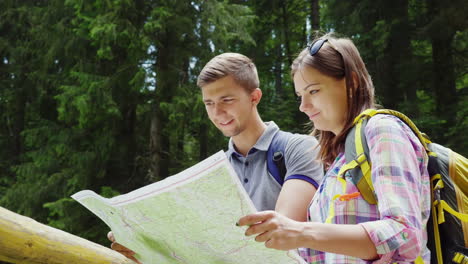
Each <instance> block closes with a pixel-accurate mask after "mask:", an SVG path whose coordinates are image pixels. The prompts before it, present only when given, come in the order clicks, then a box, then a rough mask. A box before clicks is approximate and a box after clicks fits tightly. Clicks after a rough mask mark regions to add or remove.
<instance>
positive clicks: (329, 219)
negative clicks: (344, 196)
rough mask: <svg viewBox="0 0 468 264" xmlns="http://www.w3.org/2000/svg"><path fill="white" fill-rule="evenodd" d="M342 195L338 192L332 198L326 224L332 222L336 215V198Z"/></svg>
mask: <svg viewBox="0 0 468 264" xmlns="http://www.w3.org/2000/svg"><path fill="white" fill-rule="evenodd" d="M340 196H341V194H337V195H335V196H333V198H332V199H331V201H330V206H329V207H328V217H327V220H325V223H326V224H331V222H332V219H333V217H335V200H336V199H338V197H340Z"/></svg>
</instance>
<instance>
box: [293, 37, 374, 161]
mask: <svg viewBox="0 0 468 264" xmlns="http://www.w3.org/2000/svg"><path fill="white" fill-rule="evenodd" d="M320 39H326V40H327V41H326V42H324V43H323V46H322V47H321V48H320V49H319V50H318V52H316V53H315V54H314V55H313V56H312V55H310V52H309V47H307V48H305V49H304V50H302V51H301V53H300V54H299V55H298V56H297V58H296V59H295V60H294V62H293V63H292V65H291V75H292V77H293V78H294V75H295V74H296V73H297V72H300V71H302V70H303V69H304V68H305V67H311V68H314V69H316V70H318V71H319V72H321V73H322V74H325V75H327V76H330V77H333V78H335V79H337V80H341V79H343V78H345V80H346V97H347V101H348V111H347V113H346V118H345V125H344V128H343V130H342V131H341V132H340V133H339V134H338V135H335V134H333V133H332V132H330V131H321V130H317V129H314V130H313V131H312V133H311V134H312V135H314V136H318V140H319V143H320V154H319V155H320V158H321V160H322V161H323V162H324V164H325V166H329V165H330V164H331V163H332V162H333V161H334V159H335V158H336V156H337V155H338V154H339V153H340V152H342V151H344V144H345V140H346V134H347V133H348V131H349V130H350V129H351V128H352V126H353V121H354V118H355V117H356V116H358V115H359V113H361V112H362V111H363V110H365V109H367V108H374V107H375V103H374V85H373V84H372V79H371V77H370V75H369V73H368V72H367V69H366V66H365V64H364V62H363V60H362V58H361V55H360V54H359V51H358V50H357V48H356V46H355V45H354V43H353V42H352V41H351V40H350V39H347V38H335V37H334V36H332V35H330V34H327V35H325V36H322V37H320V38H317V39H316V40H314V41H313V42H312V44H313V43H315V42H316V41H318V40H320ZM355 82H356V83H355Z"/></svg>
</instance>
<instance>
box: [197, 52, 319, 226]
mask: <svg viewBox="0 0 468 264" xmlns="http://www.w3.org/2000/svg"><path fill="white" fill-rule="evenodd" d="M197 85H198V86H199V87H200V89H201V91H202V95H203V102H204V103H205V107H206V111H207V113H208V117H209V118H210V120H211V121H212V122H213V124H214V125H215V126H216V127H217V128H218V129H219V130H220V131H221V132H222V133H223V134H224V135H225V136H227V137H231V139H230V140H229V146H228V151H226V155H227V156H228V159H229V160H230V162H231V164H232V166H233V167H234V170H235V171H236V172H237V175H238V176H239V179H240V180H241V182H242V184H243V186H244V188H245V189H246V191H247V193H248V194H249V196H250V198H251V199H252V201H253V203H254V205H255V207H256V208H257V210H259V211H264V210H276V211H278V212H280V213H282V214H285V215H287V216H288V217H290V218H292V219H295V220H297V221H306V220H307V207H308V205H309V202H310V201H311V199H312V196H313V195H314V193H315V191H316V188H317V187H318V184H319V183H320V181H321V179H322V177H323V167H322V165H321V163H320V162H318V161H317V153H318V151H319V149H318V147H317V144H318V143H317V140H316V139H315V138H313V137H311V136H306V135H299V134H294V135H292V136H290V139H289V140H288V142H287V144H286V147H285V151H284V160H285V165H286V171H287V172H286V175H285V177H284V184H283V186H281V185H280V184H279V183H278V181H277V180H276V179H274V177H272V176H271V175H270V174H269V172H268V169H267V151H268V148H269V146H270V144H271V143H272V141H273V137H274V136H275V135H276V134H277V133H278V131H279V128H278V126H277V125H276V124H275V123H274V122H272V121H271V122H266V123H265V122H263V121H262V119H261V117H260V115H259V113H258V110H257V105H258V104H259V103H260V99H261V98H262V91H261V90H260V88H259V86H260V84H259V79H258V74H257V69H256V67H255V65H254V63H253V62H252V61H251V60H250V59H249V58H248V57H246V56H244V55H242V54H238V53H223V54H221V55H218V56H216V57H214V58H213V59H211V60H210V61H209V62H208V63H207V64H206V65H205V67H204V68H203V70H202V71H201V72H200V75H199V76H198V82H197Z"/></svg>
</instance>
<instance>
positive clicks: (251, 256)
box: [72, 151, 305, 264]
mask: <svg viewBox="0 0 468 264" xmlns="http://www.w3.org/2000/svg"><path fill="white" fill-rule="evenodd" d="M72 198H74V199H75V200H77V201H78V202H80V203H81V204H82V205H83V206H85V207H86V208H88V209H89V210H90V211H91V212H93V213H94V214H96V215H97V216H98V217H99V218H101V219H102V220H103V221H104V222H105V223H106V224H107V225H108V226H109V227H110V229H111V230H112V232H113V233H114V237H115V238H116V241H117V242H119V243H120V244H122V245H124V246H126V247H128V248H129V249H131V250H133V251H135V252H137V254H136V255H135V257H136V258H137V259H138V260H139V261H140V262H142V263H145V264H147V263H187V264H188V263H191V264H192V263H204V264H205V263H219V264H222V263H232V264H237V263H239V264H246V263H253V264H255V263H262V264H263V263H281V264H288V263H296V264H302V263H305V262H304V260H303V259H302V258H301V257H300V256H299V255H298V254H297V252H296V251H293V250H291V251H279V250H274V249H269V248H266V247H265V245H264V244H263V243H258V242H255V240H254V237H246V236H245V235H244V232H245V229H246V228H245V227H238V226H236V224H235V223H236V221H237V220H238V219H239V218H240V217H242V216H244V215H247V214H250V213H254V212H256V210H255V207H254V205H253V203H252V201H251V200H250V198H249V196H248V195H247V193H246V192H245V190H244V188H243V187H242V185H241V183H240V181H239V179H238V177H237V175H236V173H235V172H234V169H233V168H232V167H231V165H230V163H229V161H228V160H227V158H226V155H225V154H224V152H222V151H220V152H218V153H216V154H215V155H213V156H211V157H209V158H207V159H206V160H204V161H202V162H200V163H198V164H196V165H194V166H193V167H191V168H189V169H187V170H185V171H183V172H181V173H179V174H176V175H174V176H171V177H168V178H166V179H164V180H162V181H159V182H156V183H153V184H150V185H147V186H144V187H142V188H140V189H137V190H135V191H132V192H130V193H127V194H123V195H120V196H116V197H113V198H111V199H107V198H104V197H102V196H100V195H98V194H96V193H94V192H93V191H90V190H84V191H80V192H78V193H76V194H74V195H72Z"/></svg>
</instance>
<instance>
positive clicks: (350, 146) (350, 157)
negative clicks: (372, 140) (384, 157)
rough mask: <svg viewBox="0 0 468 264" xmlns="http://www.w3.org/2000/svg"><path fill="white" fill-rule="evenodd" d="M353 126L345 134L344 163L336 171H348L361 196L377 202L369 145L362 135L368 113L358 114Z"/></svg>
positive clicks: (341, 174) (374, 202)
mask: <svg viewBox="0 0 468 264" xmlns="http://www.w3.org/2000/svg"><path fill="white" fill-rule="evenodd" d="M358 117H359V118H358V119H356V120H355V125H354V127H353V128H352V129H351V130H350V131H349V132H348V135H346V142H345V159H346V162H347V163H346V164H345V165H344V166H343V167H341V169H340V171H339V172H338V175H339V176H343V175H344V173H346V172H347V171H349V173H350V175H351V179H352V181H353V183H354V184H355V185H356V186H357V188H358V189H359V191H360V192H361V195H362V197H363V198H364V199H365V200H366V201H367V202H368V203H370V204H377V201H376V199H375V196H374V187H373V185H372V178H371V160H370V157H369V156H370V155H369V147H368V145H367V140H366V137H365V135H364V131H365V129H364V128H365V127H366V125H367V121H368V118H369V116H368V115H363V114H361V115H359V116H358Z"/></svg>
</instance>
